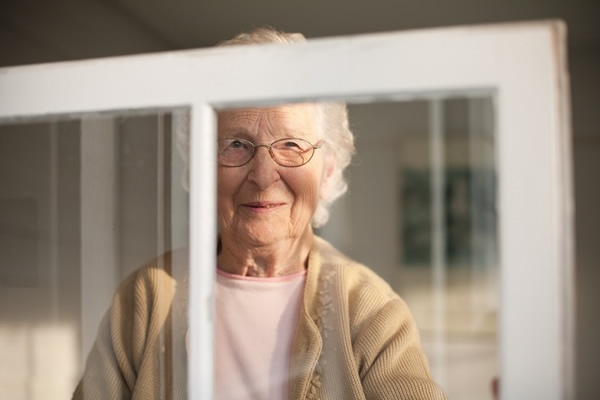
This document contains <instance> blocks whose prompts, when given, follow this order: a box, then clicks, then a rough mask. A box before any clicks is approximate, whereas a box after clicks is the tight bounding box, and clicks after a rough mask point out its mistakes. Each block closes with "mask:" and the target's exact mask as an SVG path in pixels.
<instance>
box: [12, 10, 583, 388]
mask: <svg viewBox="0 0 600 400" xmlns="http://www.w3.org/2000/svg"><path fill="white" fill-rule="evenodd" d="M564 40H565V33H564V27H563V25H562V24H560V23H558V22H542V23H528V24H510V25H495V26H487V27H485V26H484V27H459V28H444V29H433V30H424V31H412V32H403V33H386V34H376V35H364V36H353V37H340V38H330V39H321V40H313V41H310V42H309V43H306V44H297V45H288V46H285V45H284V46H281V45H270V46H256V47H244V48H234V47H230V48H217V49H206V50H195V51H184V52H173V53H166V54H154V55H145V56H135V57H122V58H114V59H103V60H94V61H86V62H72V63H60V64H51V65H38V66H31V67H19V68H8V69H1V70H0V119H6V120H8V119H14V118H24V117H28V116H34V115H37V116H40V115H49V114H63V113H70V114H72V113H82V112H99V111H109V110H134V109H140V108H169V107H174V106H190V105H198V104H207V105H210V106H214V107H229V106H239V105H244V104H246V105H247V104H253V105H260V104H269V103H273V102H279V101H295V100H307V99H350V100H352V101H359V100H369V99H374V98H377V99H381V98H390V99H391V98H394V99H411V98H431V96H434V95H435V94H436V93H448V92H456V93H464V92H485V93H493V94H494V95H495V104H496V105H497V110H496V111H497V127H496V132H497V153H498V154H497V159H498V174H499V203H498V204H499V221H500V263H501V276H502V287H501V291H502V299H501V337H500V342H501V343H500V345H501V349H502V354H501V362H502V367H501V371H502V373H501V386H502V387H501V390H502V396H503V398H504V399H511V400H513V399H531V398H544V399H550V400H553V399H557V400H558V399H568V398H572V397H573V390H574V388H573V387H572V384H571V382H572V374H573V372H572V371H573V360H572V349H573V347H572V346H573V337H574V335H573V320H572V318H573V317H572V315H573V314H574V313H573V304H572V299H573V293H572V285H573V279H572V274H573V267H574V266H573V263H574V261H573V210H572V209H573V199H572V195H573V190H572V189H573V188H572V179H571V176H572V170H571V164H572V163H571V152H570V125H569V124H570V120H569V114H568V112H569V110H568V108H569V106H568V96H567V94H568V93H567V92H568V80H567V73H566V68H565V59H566V58H565V55H564V48H565V47H564V46H565V43H564ZM291 77H293V78H291ZM194 107H199V108H198V109H196V108H194V113H195V114H194V115H195V116H194V122H193V123H192V131H193V134H194V135H197V134H198V131H197V129H202V128H204V129H205V130H204V131H203V132H202V133H203V134H204V133H208V134H207V135H206V136H202V137H201V138H200V140H201V141H203V143H204V145H203V146H201V148H196V150H194V151H193V154H196V153H198V154H200V153H203V151H206V150H207V149H210V148H211V147H210V141H211V140H212V139H213V137H214V136H213V135H211V134H210V132H211V131H212V130H214V120H213V119H214V118H213V117H214V115H213V114H212V112H209V111H208V109H209V108H210V107H209V106H194ZM200 109H202V110H204V111H197V110H200ZM205 117H206V118H207V121H204V122H202V121H200V120H198V119H196V118H200V119H203V118H205ZM213 133H214V132H213ZM196 145H197V146H199V142H197V143H196ZM203 154H205V155H206V156H207V157H208V158H204V159H202V158H200V159H198V161H196V162H193V163H192V165H193V166H192V170H193V172H192V175H193V176H196V178H192V200H191V209H192V216H191V231H192V234H193V235H194V238H193V240H194V241H199V242H194V241H193V242H192V243H194V244H193V245H192V248H195V247H196V245H197V244H198V249H203V250H204V252H203V253H202V254H200V253H197V252H194V253H193V254H192V260H191V262H192V264H191V265H192V267H191V268H192V272H193V275H192V278H193V279H192V281H191V283H192V287H193V288H198V287H200V285H199V284H197V283H194V282H196V281H197V279H200V278H199V275H198V274H196V272H194V271H196V270H202V268H201V266H202V265H204V266H206V265H211V264H210V262H214V251H209V250H211V247H210V245H212V244H214V243H212V242H210V240H214V234H215V230H214V226H213V225H211V224H205V223H206V221H205V220H203V218H201V217H200V216H199V214H198V213H199V212H201V211H202V212H207V213H208V212H209V211H210V212H212V211H213V210H214V209H213V208H211V207H212V206H210V204H212V203H211V201H214V198H213V200H206V201H207V203H203V201H204V200H198V199H196V200H194V196H196V197H197V196H199V194H198V193H203V194H202V196H211V195H210V193H214V182H213V181H211V180H210V178H209V177H208V176H209V175H211V176H212V175H214V168H215V166H214V163H212V164H211V162H212V161H211V160H212V159H211V158H210V157H211V156H210V155H209V154H208V153H203ZM192 157H194V155H192ZM194 171H195V172H194ZM199 174H203V175H202V176H205V175H204V174H206V176H205V178H204V179H203V178H200V175H199ZM194 193H196V194H195V195H194ZM213 197H214V196H213ZM203 205H205V206H206V207H207V208H204V209H199V208H198V207H202V206H203ZM212 215H214V214H212ZM211 218H212V217H211ZM200 232H203V233H200ZM210 237H212V238H213V239H210ZM200 243H201V245H200ZM212 250H214V247H213V248H212ZM205 269H206V268H205ZM192 290H195V289H192ZM198 290H209V288H204V289H198ZM192 294H193V295H194V296H198V298H200V299H204V300H198V301H205V300H206V301H209V300H208V299H210V298H211V294H210V291H209V292H199V293H195V292H194V291H192ZM195 298H196V297H195ZM199 307H200V310H196V311H194V312H193V313H192V315H191V318H192V320H193V321H195V320H194V318H196V317H198V318H200V319H202V318H205V319H204V320H203V321H204V322H205V323H206V324H207V325H206V326H210V322H211V316H210V312H209V311H208V309H207V308H206V307H208V306H207V303H200V305H199ZM202 310H204V311H203V312H204V313H203V312H202ZM196 313H197V314H196ZM201 315H203V317H200V316H201ZM200 326H201V322H200V321H195V322H194V324H193V325H192V327H193V329H194V332H197V329H198V328H199V327H200ZM196 336H197V335H195V334H194V335H192V339H193V341H195V340H197V339H196ZM198 340H200V339H198ZM193 343H196V342H193ZM198 343H200V342H197V343H196V344H193V347H194V346H198ZM196 348H197V347H196ZM194 357H200V358H201V356H200V355H199V354H197V355H196V356H194ZM198 362H200V361H198ZM201 363H202V365H206V366H208V361H207V360H206V359H202V360H201ZM191 365H192V372H191V373H194V374H196V373H198V372H197V369H196V368H197V367H196V366H194V363H193V362H192V364H191ZM198 368H199V367H198ZM191 380H192V381H193V379H191ZM191 389H193V390H196V389H195V388H191ZM193 393H196V392H193ZM203 398H206V397H203Z"/></svg>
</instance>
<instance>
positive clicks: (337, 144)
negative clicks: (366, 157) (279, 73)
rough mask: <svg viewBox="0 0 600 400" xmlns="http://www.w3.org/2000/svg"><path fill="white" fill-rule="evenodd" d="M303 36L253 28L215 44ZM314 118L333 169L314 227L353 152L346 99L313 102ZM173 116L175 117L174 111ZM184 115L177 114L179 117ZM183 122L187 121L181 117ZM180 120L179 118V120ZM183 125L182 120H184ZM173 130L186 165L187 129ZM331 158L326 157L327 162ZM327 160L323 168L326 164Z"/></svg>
mask: <svg viewBox="0 0 600 400" xmlns="http://www.w3.org/2000/svg"><path fill="white" fill-rule="evenodd" d="M305 41H306V38H305V37H304V35H302V34H301V33H285V32H279V31H277V30H275V29H273V28H271V27H261V28H256V29H254V30H253V31H251V32H246V33H240V34H238V35H236V36H235V37H233V38H232V39H229V40H226V41H224V42H221V43H219V44H217V46H234V45H254V44H268V43H281V44H284V43H288V44H289V43H299V42H305ZM315 105H316V121H317V126H318V129H319V130H320V132H319V133H320V136H321V137H322V139H323V140H324V143H325V144H326V145H325V146H323V148H322V150H323V151H324V152H326V154H327V155H328V156H330V157H333V160H334V166H333V168H334V170H333V173H332V176H331V178H330V179H332V182H331V185H330V186H329V190H328V192H327V194H326V197H325V198H323V199H320V200H319V202H318V204H317V208H316V210H315V212H314V214H313V216H312V220H311V223H312V226H314V227H315V228H318V227H321V226H323V225H324V224H325V223H326V222H327V220H328V219H329V208H330V207H331V205H332V204H333V202H334V201H335V200H337V199H338V198H339V197H340V196H342V195H343V194H344V193H346V191H347V190H348V184H347V182H346V179H345V178H344V170H345V169H346V167H347V166H348V165H349V164H350V161H351V160H352V156H353V155H354V152H355V148H354V135H353V134H352V131H351V130H350V126H349V125H350V124H349V122H348V109H347V107H346V103H341V102H340V103H331V102H330V103H324V102H317V103H315ZM174 117H176V116H175V115H174ZM181 118H184V117H183V116H182V115H179V116H178V118H174V119H179V120H180V121H181ZM174 122H175V120H174ZM185 122H187V121H185ZM180 124H181V122H180ZM184 125H185V123H184ZM174 126H175V128H176V129H175V131H176V132H175V133H176V135H177V142H178V146H177V147H178V149H179V151H180V153H181V154H182V156H183V159H184V161H185V162H186V165H188V148H189V137H188V134H187V129H181V128H182V125H179V126H178V124H177V123H174ZM331 161H332V159H331V158H329V160H328V161H327V162H328V163H329V162H331ZM327 166H328V165H327V164H326V165H325V168H327ZM185 173H186V175H185V176H184V187H186V188H187V187H188V184H187V183H188V171H187V168H186V171H185Z"/></svg>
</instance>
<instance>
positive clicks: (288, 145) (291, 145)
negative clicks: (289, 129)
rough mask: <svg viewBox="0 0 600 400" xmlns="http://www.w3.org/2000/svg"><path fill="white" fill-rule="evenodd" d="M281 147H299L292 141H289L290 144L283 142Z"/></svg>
mask: <svg viewBox="0 0 600 400" xmlns="http://www.w3.org/2000/svg"><path fill="white" fill-rule="evenodd" d="M283 145H284V146H285V147H292V148H300V145H299V144H298V143H296V142H292V141H290V142H285V143H284V144H283Z"/></svg>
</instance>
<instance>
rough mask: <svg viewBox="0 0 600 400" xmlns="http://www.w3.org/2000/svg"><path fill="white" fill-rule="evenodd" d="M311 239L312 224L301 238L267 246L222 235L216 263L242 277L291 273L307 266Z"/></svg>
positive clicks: (222, 268)
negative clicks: (247, 242)
mask: <svg viewBox="0 0 600 400" xmlns="http://www.w3.org/2000/svg"><path fill="white" fill-rule="evenodd" d="M312 241H313V232H312V229H310V227H309V228H308V229H307V230H306V231H305V232H304V233H303V234H302V236H300V237H297V238H288V239H284V240H281V241H278V242H276V243H270V244H264V245H249V244H246V243H243V242H241V241H239V240H236V238H234V237H229V236H227V235H226V234H222V235H221V251H220V252H219V254H218V256H217V265H218V267H219V269H221V270H223V271H225V272H229V273H231V274H236V275H242V276H256V277H276V276H286V275H291V274H294V273H296V272H300V271H302V270H304V269H305V268H306V266H307V264H308V254H309V252H310V248H311V246H312Z"/></svg>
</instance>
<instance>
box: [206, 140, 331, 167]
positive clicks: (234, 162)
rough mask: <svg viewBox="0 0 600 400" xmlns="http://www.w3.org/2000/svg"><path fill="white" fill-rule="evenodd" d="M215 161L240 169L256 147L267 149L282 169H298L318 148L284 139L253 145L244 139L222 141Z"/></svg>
mask: <svg viewBox="0 0 600 400" xmlns="http://www.w3.org/2000/svg"><path fill="white" fill-rule="evenodd" d="M217 143H218V155H217V161H218V162H219V164H221V165H223V166H225V167H241V166H242V165H246V164H248V163H249V162H250V160H252V157H254V154H255V153H256V148H257V147H267V148H268V149H269V154H270V155H271V158H272V159H273V161H275V162H276V163H277V164H279V165H281V166H283V167H300V166H302V165H304V164H306V163H307V162H309V161H310V160H311V159H312V157H313V155H314V154H315V150H317V149H320V148H321V147H322V146H323V145H322V144H320V145H318V146H315V145H313V144H312V143H310V142H308V141H306V140H304V139H298V138H285V139H279V140H276V141H274V142H273V143H271V144H254V143H252V142H250V141H249V140H244V139H237V138H234V139H223V140H219V141H218V142H217Z"/></svg>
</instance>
